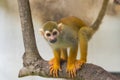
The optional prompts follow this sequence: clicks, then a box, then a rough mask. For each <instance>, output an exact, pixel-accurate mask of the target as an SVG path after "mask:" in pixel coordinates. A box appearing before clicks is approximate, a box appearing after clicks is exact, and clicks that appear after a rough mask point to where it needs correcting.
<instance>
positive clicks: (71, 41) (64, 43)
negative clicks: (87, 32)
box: [50, 28, 78, 49]
mask: <svg viewBox="0 0 120 80" xmlns="http://www.w3.org/2000/svg"><path fill="white" fill-rule="evenodd" d="M76 45H78V32H76V31H75V30H73V29H70V28H65V29H63V31H62V32H61V33H60V35H59V36H58V38H57V42H56V43H53V44H50V46H51V47H53V48H54V49H56V48H70V47H74V46H76Z"/></svg>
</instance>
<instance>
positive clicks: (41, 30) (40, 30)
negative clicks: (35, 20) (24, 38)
mask: <svg viewBox="0 0 120 80" xmlns="http://www.w3.org/2000/svg"><path fill="white" fill-rule="evenodd" d="M39 32H40V34H41V35H42V36H44V30H43V29H42V28H40V29H39Z"/></svg>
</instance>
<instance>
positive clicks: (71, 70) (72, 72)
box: [66, 60, 85, 78]
mask: <svg viewBox="0 0 120 80" xmlns="http://www.w3.org/2000/svg"><path fill="white" fill-rule="evenodd" d="M84 63H85V61H82V60H76V61H75V62H74V63H71V64H67V69H66V71H67V73H68V74H69V77H72V78H73V77H76V71H77V70H78V69H80V68H81V66H82V65H83V64H84Z"/></svg>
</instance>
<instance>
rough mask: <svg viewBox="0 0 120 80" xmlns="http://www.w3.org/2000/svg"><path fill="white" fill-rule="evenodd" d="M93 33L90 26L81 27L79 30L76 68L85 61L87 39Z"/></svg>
mask: <svg viewBox="0 0 120 80" xmlns="http://www.w3.org/2000/svg"><path fill="white" fill-rule="evenodd" d="M92 35H93V30H92V29H91V28H90V27H82V28H81V29H80V31H79V36H78V37H79V43H80V53H81V56H80V60H77V61H76V64H77V65H76V68H77V69H80V68H81V66H82V65H83V64H84V63H86V61H87V49H88V41H89V39H90V38H91V37H92Z"/></svg>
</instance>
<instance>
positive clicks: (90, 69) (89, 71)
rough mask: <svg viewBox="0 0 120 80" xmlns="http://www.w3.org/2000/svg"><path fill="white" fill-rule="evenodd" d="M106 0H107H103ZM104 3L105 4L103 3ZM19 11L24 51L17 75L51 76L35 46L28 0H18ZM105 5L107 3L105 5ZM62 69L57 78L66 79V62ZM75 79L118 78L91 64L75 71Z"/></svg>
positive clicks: (107, 79) (114, 79)
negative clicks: (21, 64) (21, 66)
mask: <svg viewBox="0 0 120 80" xmlns="http://www.w3.org/2000/svg"><path fill="white" fill-rule="evenodd" d="M104 2H108V0H104ZM104 5H105V4H104ZM18 6H19V13H20V19H21V28H22V33H23V41H24V47H25V53H24V55H23V64H24V65H23V68H22V69H21V70H20V72H19V77H24V76H29V75H38V76H43V77H52V76H50V75H49V65H48V62H47V61H45V60H43V59H42V58H41V56H40V55H39V52H38V50H37V47H36V41H35V36H34V29H33V24H32V18H31V11H30V6H29V0H18ZM106 6H107V5H106ZM61 65H62V66H61V68H62V71H60V72H59V78H66V79H68V74H67V73H66V70H65V68H66V62H64V63H61ZM74 79H76V80H118V79H117V78H116V77H115V76H113V75H111V74H110V73H108V72H107V71H105V70H104V69H102V68H101V67H99V66H96V65H93V64H85V65H83V67H82V69H81V70H78V71H77V76H76V77H75V78H74Z"/></svg>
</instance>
